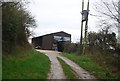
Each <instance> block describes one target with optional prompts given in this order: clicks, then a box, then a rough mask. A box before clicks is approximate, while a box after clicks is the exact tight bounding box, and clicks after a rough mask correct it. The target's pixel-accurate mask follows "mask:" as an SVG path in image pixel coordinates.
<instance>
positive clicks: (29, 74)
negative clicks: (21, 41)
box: [2, 49, 50, 79]
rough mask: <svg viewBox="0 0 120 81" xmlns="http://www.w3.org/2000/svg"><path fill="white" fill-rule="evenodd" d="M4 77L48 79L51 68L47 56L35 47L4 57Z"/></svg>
mask: <svg viewBox="0 0 120 81" xmlns="http://www.w3.org/2000/svg"><path fill="white" fill-rule="evenodd" d="M2 68H3V72H2V75H3V76H2V78H3V79H46V77H47V73H48V72H49V70H50V61H49V59H48V57H47V56H45V55H44V54H42V53H40V52H37V51H35V50H33V49H31V50H27V51H26V50H24V51H20V52H18V54H16V55H14V54H13V55H7V56H4V57H3V66H2Z"/></svg>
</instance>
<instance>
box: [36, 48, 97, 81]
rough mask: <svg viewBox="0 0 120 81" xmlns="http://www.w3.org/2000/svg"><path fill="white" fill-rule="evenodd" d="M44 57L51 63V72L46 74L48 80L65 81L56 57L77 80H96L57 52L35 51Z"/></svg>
mask: <svg viewBox="0 0 120 81" xmlns="http://www.w3.org/2000/svg"><path fill="white" fill-rule="evenodd" d="M37 51H40V52H42V53H44V54H45V55H47V56H48V57H49V59H50V61H51V72H50V73H49V74H48V79H66V77H65V74H64V72H63V69H62V66H61V65H60V63H59V61H58V60H57V57H59V58H61V59H62V60H64V61H65V62H66V63H67V64H68V65H69V66H70V67H71V68H72V70H73V71H74V72H75V73H76V75H77V77H78V78H79V79H96V78H95V77H94V76H93V75H91V74H90V73H88V72H87V71H85V70H84V69H83V68H81V67H80V66H79V65H77V64H76V63H74V62H73V61H71V60H69V59H68V58H66V57H64V56H62V55H60V54H59V52H57V51H49V50H37Z"/></svg>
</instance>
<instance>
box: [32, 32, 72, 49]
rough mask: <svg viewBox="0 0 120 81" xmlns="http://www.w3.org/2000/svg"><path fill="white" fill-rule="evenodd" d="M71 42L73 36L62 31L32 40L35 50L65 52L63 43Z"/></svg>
mask: <svg viewBox="0 0 120 81" xmlns="http://www.w3.org/2000/svg"><path fill="white" fill-rule="evenodd" d="M66 41H70V42H71V34H68V33H66V32H63V31H60V32H56V33H51V34H46V35H43V36H39V37H35V38H32V44H33V46H34V48H40V49H45V50H58V51H63V42H66Z"/></svg>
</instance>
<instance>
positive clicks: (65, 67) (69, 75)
mask: <svg viewBox="0 0 120 81" xmlns="http://www.w3.org/2000/svg"><path fill="white" fill-rule="evenodd" d="M57 59H58V61H59V62H60V64H61V65H62V68H63V71H64V73H65V75H66V77H67V79H77V77H76V76H75V75H74V73H73V71H72V69H71V67H70V66H69V65H67V64H66V63H65V62H64V61H63V60H62V59H60V58H58V57H57Z"/></svg>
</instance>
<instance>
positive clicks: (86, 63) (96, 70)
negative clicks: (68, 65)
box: [62, 53, 119, 79]
mask: <svg viewBox="0 0 120 81" xmlns="http://www.w3.org/2000/svg"><path fill="white" fill-rule="evenodd" d="M62 55H64V56H65V57H67V58H69V59H71V60H73V61H74V62H76V63H77V64H79V65H80V66H81V67H82V68H84V69H86V70H87V71H89V72H90V73H92V74H93V75H95V76H96V77H97V78H100V79H118V78H119V72H117V73H111V72H110V71H109V67H107V66H101V65H100V64H99V63H100V62H96V61H95V60H94V59H93V58H90V57H88V56H86V55H82V56H78V55H74V54H68V53H63V54H62ZM98 58H99V57H98ZM102 62H103V61H101V63H102Z"/></svg>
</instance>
